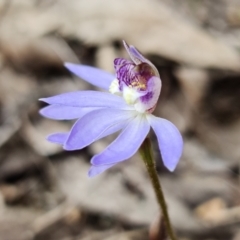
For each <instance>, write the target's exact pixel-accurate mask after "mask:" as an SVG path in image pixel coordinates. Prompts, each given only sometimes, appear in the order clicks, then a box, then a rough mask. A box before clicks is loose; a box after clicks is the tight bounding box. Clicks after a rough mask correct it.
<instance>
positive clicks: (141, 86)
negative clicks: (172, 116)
mask: <svg viewBox="0 0 240 240" xmlns="http://www.w3.org/2000/svg"><path fill="white" fill-rule="evenodd" d="M123 44H124V47H125V49H126V50H127V52H128V54H129V57H130V59H131V60H127V59H124V58H117V59H115V60H114V68H115V71H116V74H115V76H114V75H112V74H110V73H107V72H105V71H102V70H100V69H97V68H94V67H90V66H85V65H78V64H73V63H66V64H65V66H66V68H67V69H68V70H69V71H71V72H72V73H74V74H75V75H77V76H79V77H80V78H82V79H84V80H85V81H87V82H89V83H91V84H93V85H95V86H97V87H99V88H101V89H103V90H107V91H108V92H106V91H101V92H100V91H76V92H69V93H64V94H61V95H57V96H53V97H48V98H42V99H40V100H41V101H44V102H46V103H48V104H49V106H47V107H45V108H43V109H41V111H40V113H41V114H42V115H43V116H45V117H48V118H51V119H55V120H72V119H77V121H76V122H75V124H74V125H73V126H72V128H71V130H70V131H69V132H66V133H54V134H51V135H50V136H48V138H47V139H48V141H50V142H53V143H58V144H61V145H62V146H63V148H64V149H65V150H68V151H72V150H77V149H82V148H84V147H86V146H88V145H90V144H91V143H93V142H95V141H97V140H99V139H101V138H103V137H106V136H108V135H110V134H113V133H115V132H120V133H119V135H118V137H117V138H116V139H115V140H114V141H113V142H112V143H111V144H110V145H109V146H108V147H107V148H106V149H105V150H103V151H102V152H101V153H99V154H97V155H95V156H93V158H92V159H91V164H92V166H91V168H90V170H89V173H88V174H89V176H90V177H93V176H96V175H98V174H100V173H102V172H103V171H105V170H106V169H108V168H110V167H112V166H114V165H115V164H117V163H119V162H121V161H124V160H127V159H129V158H130V157H131V156H133V155H134V154H135V153H136V152H137V151H138V149H139V147H140V146H141V144H142V143H143V141H144V139H145V138H146V137H147V135H148V133H149V131H150V128H152V129H153V131H154V132H155V134H156V136H157V140H158V145H159V149H160V152H161V156H162V160H163V163H164V165H165V166H166V168H168V169H169V170H170V171H173V170H174V169H175V168H176V165H177V163H178V161H179V159H180V157H181V154H182V148H183V140H182V137H181V134H180V133H179V131H178V129H177V128H176V127H175V126H174V125H173V124H172V123H171V122H169V121H168V120H166V119H163V118H159V117H156V116H154V115H153V114H152V113H153V111H154V109H155V107H156V104H157V101H158V98H159V95H160V91H161V79H160V76H159V73H158V71H157V69H156V67H155V66H154V65H153V64H152V63H151V62H150V61H149V60H147V59H146V58H145V57H143V55H142V54H141V53H140V52H139V51H138V50H137V49H136V48H135V47H134V46H129V45H127V43H125V42H123Z"/></svg>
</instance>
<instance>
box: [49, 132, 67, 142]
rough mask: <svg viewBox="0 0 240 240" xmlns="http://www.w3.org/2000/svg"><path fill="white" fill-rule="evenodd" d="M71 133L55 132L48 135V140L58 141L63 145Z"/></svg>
mask: <svg viewBox="0 0 240 240" xmlns="http://www.w3.org/2000/svg"><path fill="white" fill-rule="evenodd" d="M68 135H69V133H68V132H64V133H53V134H51V135H49V136H48V137H47V140H48V141H49V142H52V143H58V144H61V145H63V144H64V142H65V141H66V140H67V138H68Z"/></svg>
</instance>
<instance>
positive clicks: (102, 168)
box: [88, 164, 116, 177]
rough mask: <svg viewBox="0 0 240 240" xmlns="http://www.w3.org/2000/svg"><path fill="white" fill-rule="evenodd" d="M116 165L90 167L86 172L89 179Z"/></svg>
mask: <svg viewBox="0 0 240 240" xmlns="http://www.w3.org/2000/svg"><path fill="white" fill-rule="evenodd" d="M114 165H116V164H108V165H101V166H91V168H90V169H89V171H88V176H89V177H95V176H97V175H99V174H100V173H102V172H104V171H106V170H107V169H109V168H111V167H113V166H114Z"/></svg>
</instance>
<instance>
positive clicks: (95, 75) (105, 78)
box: [64, 63, 115, 90]
mask: <svg viewBox="0 0 240 240" xmlns="http://www.w3.org/2000/svg"><path fill="white" fill-rule="evenodd" d="M64 66H65V67H66V68H67V69H68V70H69V71H71V72H72V73H74V74H75V75H77V76H78V77H80V78H82V79H83V80H85V81H86V82H89V83H91V84H92V85H94V86H96V87H99V88H103V89H106V90H108V89H109V86H110V84H111V82H112V81H113V80H114V79H115V76H114V75H113V74H110V73H108V72H105V71H103V70H100V69H98V68H95V67H90V66H85V65H79V64H74V63H65V64H64Z"/></svg>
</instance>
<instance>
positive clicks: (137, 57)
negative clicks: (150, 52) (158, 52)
mask: <svg viewBox="0 0 240 240" xmlns="http://www.w3.org/2000/svg"><path fill="white" fill-rule="evenodd" d="M123 45H124V47H125V49H126V50H127V52H128V55H129V56H130V58H131V59H132V61H133V62H134V63H135V64H136V65H139V64H141V63H147V64H149V65H150V66H151V67H152V69H153V70H154V72H155V74H156V76H159V73H158V70H157V68H156V67H155V66H154V64H153V63H152V62H150V61H149V60H148V59H147V58H145V57H144V56H143V55H142V54H141V53H140V52H139V51H138V50H137V48H135V47H134V46H132V45H130V46H129V45H128V44H127V43H126V42H125V41H123Z"/></svg>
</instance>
